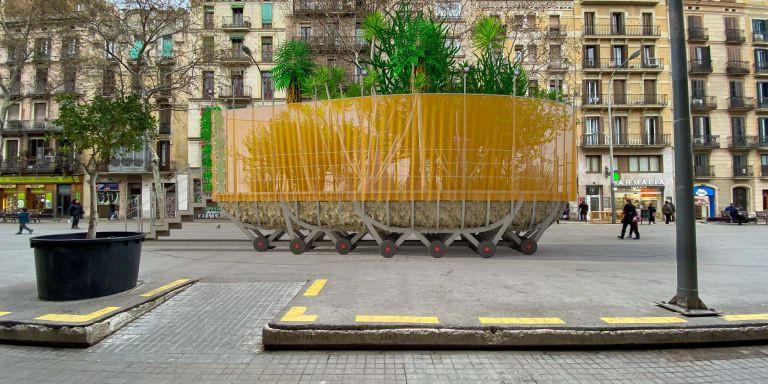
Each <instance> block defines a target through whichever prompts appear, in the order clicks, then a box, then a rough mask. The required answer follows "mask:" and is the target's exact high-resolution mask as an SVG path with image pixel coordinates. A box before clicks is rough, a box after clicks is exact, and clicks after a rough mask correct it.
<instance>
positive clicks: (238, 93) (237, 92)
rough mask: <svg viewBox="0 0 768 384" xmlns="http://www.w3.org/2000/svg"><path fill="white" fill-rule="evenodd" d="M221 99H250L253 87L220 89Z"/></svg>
mask: <svg viewBox="0 0 768 384" xmlns="http://www.w3.org/2000/svg"><path fill="white" fill-rule="evenodd" d="M219 98H220V99H232V98H235V99H250V98H251V87H250V86H245V85H243V86H235V87H231V86H230V87H219Z"/></svg>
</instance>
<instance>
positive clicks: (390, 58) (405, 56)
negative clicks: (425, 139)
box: [363, 0, 458, 94]
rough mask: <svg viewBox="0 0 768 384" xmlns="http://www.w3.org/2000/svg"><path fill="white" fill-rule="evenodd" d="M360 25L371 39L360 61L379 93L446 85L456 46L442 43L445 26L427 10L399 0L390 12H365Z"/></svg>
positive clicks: (440, 88)
mask: <svg viewBox="0 0 768 384" xmlns="http://www.w3.org/2000/svg"><path fill="white" fill-rule="evenodd" d="M363 28H364V36H365V38H366V39H368V41H369V42H371V43H372V44H371V45H372V48H371V49H372V52H371V57H370V58H369V59H368V60H364V61H363V63H364V64H365V65H367V67H368V68H369V72H370V73H371V74H375V76H374V77H373V78H374V79H376V83H375V87H376V88H377V89H378V91H379V92H380V93H383V94H398V93H410V92H412V91H413V90H416V91H419V92H441V91H443V90H444V89H445V88H446V87H447V86H448V85H449V83H450V81H451V68H453V66H454V61H455V59H454V57H455V55H456V53H457V52H458V48H457V47H454V46H452V45H450V44H446V42H447V39H446V36H447V31H448V29H447V27H446V26H444V25H443V23H442V22H441V21H437V22H436V21H434V19H433V17H432V13H431V12H428V13H425V12H424V11H423V10H421V9H414V7H412V6H411V4H410V2H409V1H408V0H403V1H401V2H400V3H399V4H398V5H397V6H396V8H395V10H394V12H387V13H385V14H381V13H374V14H372V15H370V16H368V17H367V18H366V20H365V23H364V24H363Z"/></svg>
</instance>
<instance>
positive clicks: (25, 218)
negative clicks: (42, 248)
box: [16, 208, 32, 235]
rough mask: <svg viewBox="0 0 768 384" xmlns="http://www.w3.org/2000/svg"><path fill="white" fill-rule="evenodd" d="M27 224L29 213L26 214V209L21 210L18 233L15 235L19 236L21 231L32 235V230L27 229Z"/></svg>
mask: <svg viewBox="0 0 768 384" xmlns="http://www.w3.org/2000/svg"><path fill="white" fill-rule="evenodd" d="M27 223H29V212H27V209H26V208H22V209H21V212H19V231H18V232H16V234H17V235H21V231H22V230H25V229H26V230H27V231H29V234H30V235H31V234H32V229H30V228H29V227H27Z"/></svg>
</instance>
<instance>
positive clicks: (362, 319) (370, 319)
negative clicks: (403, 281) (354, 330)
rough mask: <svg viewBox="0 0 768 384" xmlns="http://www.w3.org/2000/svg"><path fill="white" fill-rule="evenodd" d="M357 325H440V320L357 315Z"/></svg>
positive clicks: (431, 317) (432, 317)
mask: <svg viewBox="0 0 768 384" xmlns="http://www.w3.org/2000/svg"><path fill="white" fill-rule="evenodd" d="M355 321H356V322H358V323H414V324H440V320H439V319H438V318H437V317H434V316H369V315H357V316H355Z"/></svg>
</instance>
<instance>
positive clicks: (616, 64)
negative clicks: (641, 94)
mask: <svg viewBox="0 0 768 384" xmlns="http://www.w3.org/2000/svg"><path fill="white" fill-rule="evenodd" d="M622 62H623V60H617V59H601V60H595V59H584V61H583V62H582V67H583V69H584V71H586V72H603V71H613V70H615V69H617V68H618V71H617V72H660V71H661V70H663V69H664V61H663V60H662V59H660V58H651V57H646V58H642V59H640V58H638V59H632V60H629V61H627V62H626V63H624V65H621V64H622Z"/></svg>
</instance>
